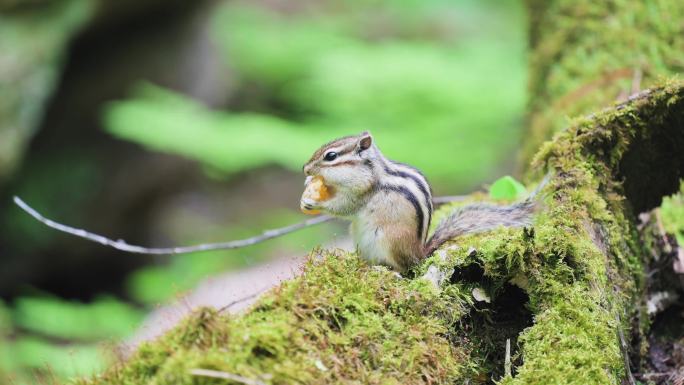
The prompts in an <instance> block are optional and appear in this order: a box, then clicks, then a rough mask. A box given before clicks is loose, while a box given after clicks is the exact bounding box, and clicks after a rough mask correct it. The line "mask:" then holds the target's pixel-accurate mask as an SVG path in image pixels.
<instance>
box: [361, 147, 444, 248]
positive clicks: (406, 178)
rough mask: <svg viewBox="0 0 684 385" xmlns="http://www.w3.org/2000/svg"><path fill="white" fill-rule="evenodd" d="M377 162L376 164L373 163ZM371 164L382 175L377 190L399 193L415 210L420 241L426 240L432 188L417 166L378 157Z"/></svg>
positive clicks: (430, 214)
mask: <svg viewBox="0 0 684 385" xmlns="http://www.w3.org/2000/svg"><path fill="white" fill-rule="evenodd" d="M375 163H377V165H376V164H375ZM373 165H374V166H375V167H376V168H377V169H378V173H380V174H381V175H382V176H381V178H380V180H382V184H380V185H379V187H378V189H379V190H383V189H384V190H391V191H395V192H398V193H400V194H401V195H402V196H404V198H405V199H407V200H408V201H409V202H411V205H412V206H413V207H414V209H415V211H416V234H417V237H418V239H419V240H420V241H421V242H425V241H426V240H427V234H428V230H429V229H430V221H431V219H432V211H433V206H432V188H431V187H430V185H429V184H428V181H427V179H425V176H424V175H423V173H421V172H420V171H419V170H418V169H417V168H415V167H411V166H409V165H406V164H403V163H399V162H394V161H391V160H389V159H386V158H385V157H382V156H381V157H379V158H378V159H377V160H376V161H375V162H374V163H373Z"/></svg>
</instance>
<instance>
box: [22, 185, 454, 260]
mask: <svg viewBox="0 0 684 385" xmlns="http://www.w3.org/2000/svg"><path fill="white" fill-rule="evenodd" d="M463 199H464V197H463V196H459V195H455V196H444V197H436V198H434V204H435V205H440V204H444V203H448V202H454V201H459V200H463ZM14 203H15V204H16V205H17V206H19V207H20V208H21V209H22V210H24V211H26V212H27V213H28V214H29V215H31V216H32V217H33V218H35V219H36V220H37V221H39V222H41V223H43V224H44V225H46V226H48V227H50V228H53V229H55V230H58V231H61V232H64V233H67V234H71V235H75V236H77V237H80V238H83V239H87V240H89V241H92V242H96V243H99V244H101V245H104V246H108V247H111V248H114V249H117V250H120V251H125V252H127V253H134V254H150V255H175V254H190V253H198V252H203V251H211V250H229V249H239V248H241V247H247V246H252V245H255V244H257V243H261V242H263V241H267V240H269V239H273V238H278V237H282V236H283V235H286V234H289V233H292V232H295V231H297V230H301V229H304V228H307V227H311V226H315V225H318V224H321V223H325V222H328V221H330V220H332V219H334V218H333V217H331V216H329V215H319V216H317V217H314V218H311V219H307V220H305V221H303V222H299V223H295V224H292V225H289V226H285V227H280V228H277V229H272V230H266V231H264V232H263V233H261V234H260V235H257V236H254V237H250V238H245V239H238V240H234V241H228V242H218V243H202V244H199V245H193V246H181V247H143V246H136V245H131V244H128V243H126V241H125V240H123V239H119V240H116V241H115V240H113V239H110V238H107V237H105V236H103V235H99V234H95V233H92V232H90V231H87V230H84V229H79V228H76V227H71V226H67V225H64V224H62V223H59V222H55V221H53V220H51V219H49V218H46V217H44V216H43V215H42V214H41V213H39V212H38V211H36V210H35V209H34V208H33V207H31V206H29V205H28V204H27V203H26V202H24V201H23V200H22V199H21V198H19V197H17V196H15V197H14Z"/></svg>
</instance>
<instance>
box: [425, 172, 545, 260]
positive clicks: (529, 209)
mask: <svg viewBox="0 0 684 385" xmlns="http://www.w3.org/2000/svg"><path fill="white" fill-rule="evenodd" d="M549 179H550V175H547V176H546V177H545V178H544V180H542V182H541V183H540V184H539V186H538V187H537V188H536V189H535V190H534V191H533V192H532V194H530V196H529V197H527V199H525V200H523V201H521V202H518V203H514V204H512V205H509V206H497V205H493V204H488V203H475V204H471V205H467V206H463V207H459V208H457V209H455V210H454V211H453V212H452V213H451V214H449V216H447V217H446V218H444V219H443V220H442V221H441V222H439V224H438V225H437V229H436V230H435V233H434V234H433V235H432V237H430V240H428V242H427V244H426V253H425V255H430V254H432V253H433V252H434V251H435V250H437V249H438V248H439V247H440V246H441V245H442V244H444V242H446V241H448V240H450V239H453V238H456V237H458V236H461V235H465V234H475V233H481V232H485V231H489V230H494V229H496V228H497V227H499V226H504V227H522V226H530V225H531V224H532V214H534V212H535V210H536V208H537V206H538V205H539V199H538V195H539V192H540V191H541V190H542V189H543V188H544V187H545V186H546V184H547V183H548V181H549Z"/></svg>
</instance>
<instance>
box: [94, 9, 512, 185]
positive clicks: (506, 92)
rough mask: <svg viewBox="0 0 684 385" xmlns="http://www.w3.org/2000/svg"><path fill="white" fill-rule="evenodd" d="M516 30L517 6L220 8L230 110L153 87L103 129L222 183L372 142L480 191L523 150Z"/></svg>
mask: <svg viewBox="0 0 684 385" xmlns="http://www.w3.org/2000/svg"><path fill="white" fill-rule="evenodd" d="M256 4H258V3H256ZM326 7H329V8H330V9H334V10H335V11H334V12H326V10H327V11H330V9H327V8H326ZM522 17H523V16H522V9H521V7H520V4H518V2H505V3H496V4H495V3H493V2H484V3H482V2H473V1H462V2H459V4H458V6H455V4H454V3H453V2H446V1H428V2H414V1H410V2H400V3H399V2H390V1H380V2H373V3H371V4H369V3H366V2H345V3H343V4H342V3H340V2H336V1H328V2H322V3H321V4H319V5H318V7H314V9H313V10H308V11H306V12H305V11H302V12H300V13H297V12H293V13H279V12H276V11H274V10H270V9H266V8H263V7H259V6H258V5H255V3H239V2H237V3H227V4H223V5H221V6H220V7H219V9H218V10H217V11H216V12H215V15H214V18H213V34H214V38H215V40H216V41H217V42H218V43H219V47H220V49H221V51H222V53H223V56H224V57H225V62H226V70H227V71H228V70H229V69H230V70H232V74H233V76H234V77H235V83H236V87H237V89H236V90H235V93H234V103H233V107H232V108H231V109H230V110H227V111H215V110H210V109H208V108H205V107H203V106H202V105H200V104H199V103H197V102H194V101H192V100H190V99H189V98H187V97H184V96H182V95H178V94H174V93H172V92H171V91H167V90H162V89H159V88H156V87H153V86H151V85H145V86H141V87H139V88H138V89H137V90H136V91H135V92H134V95H133V97H132V98H131V99H128V100H124V101H120V102H116V103H113V104H112V105H111V106H110V107H109V108H108V110H107V113H106V115H105V121H106V125H107V127H108V129H109V131H110V132H112V133H113V134H115V135H117V136H120V137H122V138H126V139H129V140H133V141H136V142H138V143H141V144H143V145H145V146H147V147H149V148H151V149H155V150H159V151H165V152H170V153H175V154H180V155H183V156H186V157H189V158H192V159H196V160H198V161H200V162H202V163H203V164H206V165H208V166H210V167H211V168H213V169H218V170H221V171H223V172H225V173H226V174H231V173H235V172H239V171H243V170H246V169H251V168H255V167H259V166H264V165H267V164H278V165H281V166H283V167H286V168H288V169H291V170H294V171H299V170H300V168H301V165H302V164H303V163H304V162H305V161H306V159H308V157H309V156H310V154H311V153H312V152H313V151H314V150H315V149H316V148H317V147H318V146H320V145H321V144H322V143H325V142H327V141H329V140H331V139H333V138H335V137H338V136H343V135H347V134H350V133H357V132H360V131H363V130H371V131H372V132H373V134H374V135H375V136H376V139H377V142H378V143H379V145H380V147H381V148H382V149H383V151H384V152H385V153H386V154H387V155H388V156H389V157H392V158H395V159H399V160H402V161H404V162H408V163H410V164H413V165H415V166H417V167H419V168H421V169H422V170H423V171H424V172H426V174H427V175H428V177H429V178H430V179H431V180H432V181H433V183H438V184H439V185H442V186H448V187H449V188H451V189H454V188H458V187H459V186H460V187H461V188H464V187H465V186H472V185H473V184H474V183H476V182H479V181H481V180H483V179H486V178H488V177H491V176H492V175H493V174H495V173H497V170H498V169H499V168H500V167H502V166H505V165H506V161H507V159H506V158H507V157H511V155H510V154H511V151H512V150H513V149H514V148H515V146H516V144H517V142H518V139H519V131H520V130H519V123H520V121H521V116H522V112H523V108H524V102H525V98H524V89H525V87H524V85H525V71H524V68H525V58H524V54H523V53H524V36H523V28H522ZM245 95H249V97H247V96H245ZM494 111H495V112H494ZM508 167H510V162H509V166H508Z"/></svg>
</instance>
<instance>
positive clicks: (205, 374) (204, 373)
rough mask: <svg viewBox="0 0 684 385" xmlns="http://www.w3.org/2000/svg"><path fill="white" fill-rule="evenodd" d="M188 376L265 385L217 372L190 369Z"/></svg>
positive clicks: (261, 382)
mask: <svg viewBox="0 0 684 385" xmlns="http://www.w3.org/2000/svg"><path fill="white" fill-rule="evenodd" d="M190 374H192V375H193V376H202V377H211V378H220V379H224V380H231V381H235V382H239V383H241V384H245V385H266V383H264V382H263V381H259V380H253V379H251V378H247V377H242V376H238V375H237V374H230V373H226V372H220V371H218V370H209V369H191V370H190Z"/></svg>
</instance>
